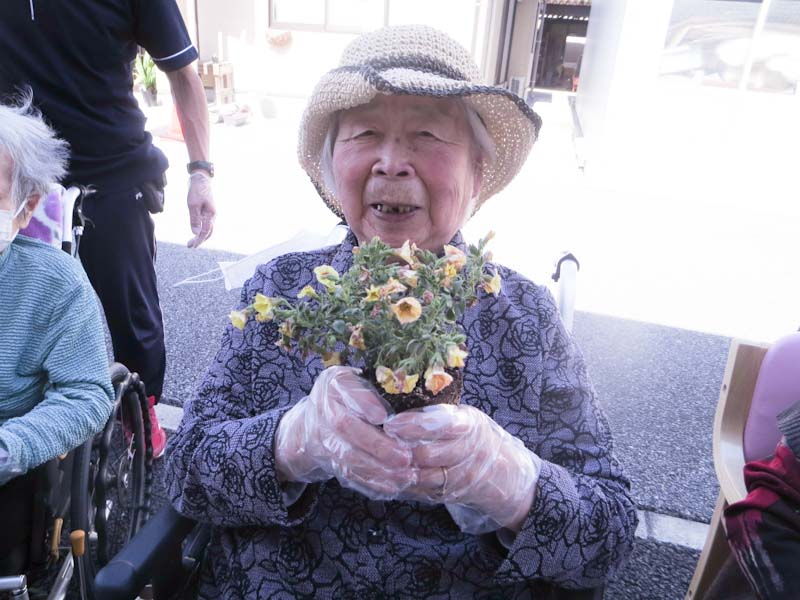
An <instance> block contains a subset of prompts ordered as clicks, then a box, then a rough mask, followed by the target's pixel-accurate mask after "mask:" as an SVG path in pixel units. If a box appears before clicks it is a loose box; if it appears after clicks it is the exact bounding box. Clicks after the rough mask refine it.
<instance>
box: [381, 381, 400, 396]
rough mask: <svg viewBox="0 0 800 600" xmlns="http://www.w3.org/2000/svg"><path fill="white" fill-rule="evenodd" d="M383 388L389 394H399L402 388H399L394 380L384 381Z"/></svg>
mask: <svg viewBox="0 0 800 600" xmlns="http://www.w3.org/2000/svg"><path fill="white" fill-rule="evenodd" d="M381 387H382V388H383V390H384V391H385V392H386V393H387V394H399V393H400V388H398V387H397V382H396V381H395V380H394V378H392V379H389V380H388V381H384V382H383V383H382V384H381Z"/></svg>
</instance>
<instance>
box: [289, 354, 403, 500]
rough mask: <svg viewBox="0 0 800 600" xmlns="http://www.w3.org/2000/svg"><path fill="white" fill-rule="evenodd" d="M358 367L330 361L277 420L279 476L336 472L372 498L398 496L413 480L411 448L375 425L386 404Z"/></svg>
mask: <svg viewBox="0 0 800 600" xmlns="http://www.w3.org/2000/svg"><path fill="white" fill-rule="evenodd" d="M359 372H360V371H359V370H358V369H353V368H350V367H339V366H336V367H329V368H327V369H325V370H324V371H323V372H322V373H321V374H320V376H319V377H318V378H317V380H316V381H315V382H314V387H313V388H312V389H311V393H310V394H309V395H308V396H306V397H305V398H303V399H302V400H301V401H300V402H298V403H297V404H296V405H295V406H294V407H292V409H291V410H289V411H288V412H287V413H286V414H285V415H284V416H283V418H282V419H281V421H280V423H279V424H278V431H277V433H276V436H275V461H276V464H277V467H278V473H279V477H281V478H283V479H284V480H286V481H297V482H306V483H313V482H316V481H325V480H327V479H330V478H331V477H336V479H338V480H339V483H341V484H342V486H344V487H348V488H351V489H354V490H356V491H358V492H360V493H362V494H364V495H365V496H367V497H369V498H371V499H373V500H388V499H393V498H397V496H398V494H399V493H400V491H401V490H403V489H405V488H406V487H408V486H410V485H412V484H413V483H415V481H416V480H415V470H414V469H412V468H411V450H410V449H409V448H408V447H404V446H403V444H401V443H400V442H398V441H397V440H396V439H392V438H390V437H389V436H387V435H386V434H385V433H384V432H383V430H382V429H381V428H380V427H379V425H381V424H383V423H384V422H385V421H386V419H387V417H388V416H389V410H390V408H389V405H388V403H387V402H386V401H385V400H384V399H383V398H381V397H380V396H379V395H378V393H377V392H376V391H375V390H374V389H373V388H372V387H371V386H370V385H369V383H367V382H366V381H365V380H363V379H361V378H360V377H358V373H359Z"/></svg>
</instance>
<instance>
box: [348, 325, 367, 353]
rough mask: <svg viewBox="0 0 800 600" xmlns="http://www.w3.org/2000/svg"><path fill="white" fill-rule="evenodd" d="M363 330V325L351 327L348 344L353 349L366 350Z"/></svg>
mask: <svg viewBox="0 0 800 600" xmlns="http://www.w3.org/2000/svg"><path fill="white" fill-rule="evenodd" d="M363 328H364V326H363V325H356V326H355V327H353V331H352V332H351V333H350V341H349V342H348V343H349V344H350V345H351V346H352V347H353V348H358V349H359V350H366V349H367V347H366V346H365V345H364V333H363V331H362V329H363Z"/></svg>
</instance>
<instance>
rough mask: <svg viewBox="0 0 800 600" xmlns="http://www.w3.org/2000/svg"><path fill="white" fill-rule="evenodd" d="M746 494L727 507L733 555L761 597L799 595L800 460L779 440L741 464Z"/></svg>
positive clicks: (728, 531) (792, 597)
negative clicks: (765, 453) (768, 453)
mask: <svg viewBox="0 0 800 600" xmlns="http://www.w3.org/2000/svg"><path fill="white" fill-rule="evenodd" d="M744 476H745V483H746V485H747V490H748V492H749V493H748V495H747V498H745V499H744V500H742V501H741V502H736V503H734V504H732V505H730V506H729V507H728V508H727V509H726V511H725V529H726V531H727V535H728V542H729V543H730V545H731V549H732V551H733V554H734V556H735V557H736V561H737V562H738V563H739V566H740V567H741V569H742V572H743V574H744V576H745V577H746V578H747V580H748V581H749V582H750V585H751V586H752V587H753V590H754V591H755V592H756V593H757V594H758V595H759V597H761V598H764V599H769V600H773V599H786V600H790V599H792V600H796V599H797V598H800V461H798V458H797V456H795V455H794V454H793V453H792V451H791V450H790V449H789V448H788V447H787V446H785V445H784V444H783V443H781V444H778V447H777V448H776V450H775V455H774V456H773V457H772V458H771V459H769V460H763V461H755V462H751V463H747V465H745V468H744Z"/></svg>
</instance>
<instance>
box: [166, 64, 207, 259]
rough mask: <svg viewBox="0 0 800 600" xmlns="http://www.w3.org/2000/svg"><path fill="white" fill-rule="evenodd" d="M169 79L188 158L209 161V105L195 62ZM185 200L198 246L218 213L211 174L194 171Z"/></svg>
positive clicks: (194, 243) (191, 242) (193, 244)
mask: <svg viewBox="0 0 800 600" xmlns="http://www.w3.org/2000/svg"><path fill="white" fill-rule="evenodd" d="M167 78H168V79H169V83H170V88H171V90H172V97H173V100H174V101H175V108H176V110H177V113H178V120H179V121H180V124H181V130H182V131H183V138H184V140H185V141H186V149H187V151H188V153H189V161H195V160H205V161H208V160H209V158H210V150H209V124H208V106H207V105H206V95H205V90H204V89H203V83H202V82H201V81H200V76H199V75H198V74H197V71H196V70H195V66H194V63H192V64H189V65H186V66H185V67H181V68H180V69H177V70H175V71H169V72H167ZM186 202H187V205H188V207H189V220H190V225H191V228H192V233H193V234H194V238H192V239H191V240H189V243H188V246H189V247H190V248H196V247H197V246H199V245H200V244H202V243H203V242H204V241H206V240H207V239H208V238H209V237H211V232H212V231H213V229H214V217H215V216H216V212H217V211H216V207H215V206H214V197H213V194H212V190H211V178H210V175H209V174H208V173H207V172H205V171H203V170H202V169H200V170H196V171H194V172H193V173H192V175H191V178H190V180H189V194H188V197H187V199H186Z"/></svg>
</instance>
